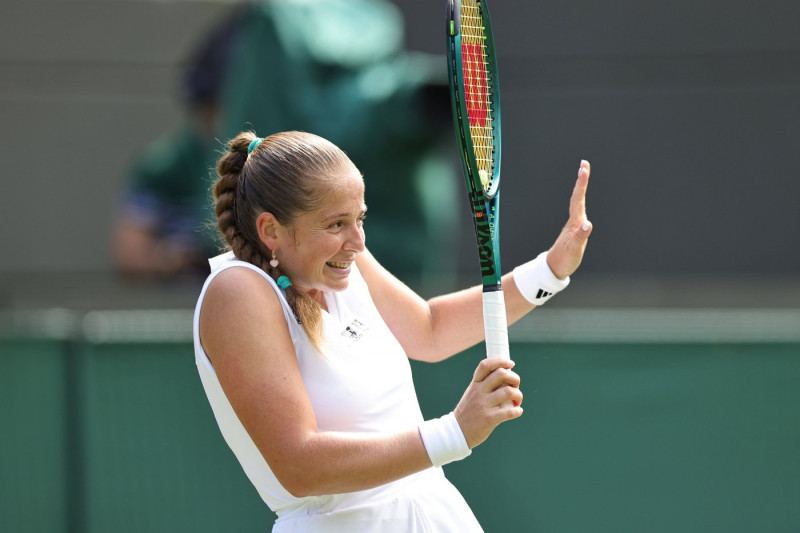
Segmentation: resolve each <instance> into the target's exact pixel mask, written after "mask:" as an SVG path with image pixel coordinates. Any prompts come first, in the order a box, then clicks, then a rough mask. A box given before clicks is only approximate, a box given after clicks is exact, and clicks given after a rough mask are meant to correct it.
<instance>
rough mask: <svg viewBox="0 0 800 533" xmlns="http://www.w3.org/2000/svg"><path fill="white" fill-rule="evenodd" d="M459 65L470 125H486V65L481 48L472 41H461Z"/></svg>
mask: <svg viewBox="0 0 800 533" xmlns="http://www.w3.org/2000/svg"><path fill="white" fill-rule="evenodd" d="M461 67H462V69H463V71H464V92H465V94H466V97H467V116H468V117H469V125H470V126H480V127H482V128H483V127H486V118H487V116H488V107H487V100H488V97H487V92H488V87H487V83H486V65H485V64H484V62H483V50H482V48H481V46H480V45H478V44H474V43H465V42H462V43H461Z"/></svg>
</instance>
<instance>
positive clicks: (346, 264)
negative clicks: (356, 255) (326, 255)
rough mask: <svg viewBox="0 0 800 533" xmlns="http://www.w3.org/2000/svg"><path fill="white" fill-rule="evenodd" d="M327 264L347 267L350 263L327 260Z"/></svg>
mask: <svg viewBox="0 0 800 533" xmlns="http://www.w3.org/2000/svg"><path fill="white" fill-rule="evenodd" d="M328 266H332V267H333V268H347V267H349V266H350V263H337V262H335V261H329V262H328Z"/></svg>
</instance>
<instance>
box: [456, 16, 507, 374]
mask: <svg viewBox="0 0 800 533" xmlns="http://www.w3.org/2000/svg"><path fill="white" fill-rule="evenodd" d="M447 50H448V55H447V59H448V73H449V80H450V97H451V102H452V107H453V120H454V122H455V129H456V137H457V138H458V142H459V148H460V152H461V162H462V164H463V167H464V178H465V180H466V184H467V195H468V198H469V206H470V210H471V211H472V221H473V223H474V225H475V236H476V237H477V240H478V257H479V259H480V265H481V276H482V278H483V324H484V329H485V332H486V356H487V357H503V358H506V359H508V358H510V356H509V349H508V325H507V321H506V308H505V300H504V298H503V289H502V287H501V285H500V276H501V272H500V239H499V236H500V90H499V87H498V79H497V62H496V59H495V52H494V41H493V39H492V26H491V23H490V21H489V11H488V9H487V7H486V0H448V2H447Z"/></svg>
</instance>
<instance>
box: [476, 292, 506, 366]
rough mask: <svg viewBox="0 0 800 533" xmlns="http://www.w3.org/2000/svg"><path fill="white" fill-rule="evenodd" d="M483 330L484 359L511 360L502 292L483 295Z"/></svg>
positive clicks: (504, 301)
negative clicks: (498, 358) (484, 336)
mask: <svg viewBox="0 0 800 533" xmlns="http://www.w3.org/2000/svg"><path fill="white" fill-rule="evenodd" d="M483 328H484V331H485V332H486V357H502V358H504V359H511V354H510V352H509V348H508V320H506V300H505V298H504V297H503V291H502V290H497V291H490V292H484V293H483Z"/></svg>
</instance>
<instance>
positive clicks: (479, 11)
mask: <svg viewBox="0 0 800 533" xmlns="http://www.w3.org/2000/svg"><path fill="white" fill-rule="evenodd" d="M447 33H448V39H447V43H448V55H449V59H450V60H449V61H448V68H449V74H450V75H449V80H450V90H451V97H452V98H451V101H452V104H453V108H454V109H453V117H454V120H455V122H456V131H457V133H458V135H459V137H460V142H461V144H462V147H461V148H462V151H464V152H466V153H462V157H466V159H467V163H468V165H467V168H465V171H466V175H465V178H466V179H467V180H468V182H469V183H468V186H469V187H470V188H471V189H472V190H475V191H480V192H482V193H483V195H484V196H485V197H486V198H487V199H491V198H493V197H494V196H495V195H497V193H498V191H499V188H500V146H501V135H500V132H501V128H500V86H499V77H498V75H497V59H496V56H495V48H494V37H493V35H492V24H491V19H490V18H489V9H488V7H487V4H486V0H449V2H448V21H447Z"/></svg>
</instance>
